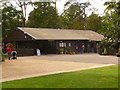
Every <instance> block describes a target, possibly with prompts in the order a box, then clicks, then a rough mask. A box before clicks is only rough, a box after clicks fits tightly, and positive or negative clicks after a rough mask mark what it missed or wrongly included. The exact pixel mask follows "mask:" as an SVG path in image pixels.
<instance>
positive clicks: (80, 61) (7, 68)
mask: <svg viewBox="0 0 120 90" xmlns="http://www.w3.org/2000/svg"><path fill="white" fill-rule="evenodd" d="M73 57H74V58H73ZM96 57H97V58H96ZM103 58H104V59H103ZM86 59H87V60H86ZM92 59H93V61H92ZM94 59H96V60H97V61H98V60H99V61H100V60H101V61H103V60H104V62H105V63H103V62H102V63H100V62H94ZM108 59H110V61H111V63H110V62H108ZM89 60H90V61H91V62H90V61H89ZM105 60H107V61H105ZM115 60H116V61H115ZM117 61H118V60H117V58H116V57H114V56H106V57H100V56H99V55H96V54H95V55H47V56H45V55H43V56H29V57H18V59H17V60H6V61H5V62H2V81H10V80H16V79H23V78H29V77H35V76H42V75H48V74H54V73H62V72H70V71H76V70H83V69H90V68H96V67H103V66H110V65H115V64H117ZM106 62H108V63H106Z"/></svg>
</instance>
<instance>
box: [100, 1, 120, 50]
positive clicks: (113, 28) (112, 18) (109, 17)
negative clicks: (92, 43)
mask: <svg viewBox="0 0 120 90" xmlns="http://www.w3.org/2000/svg"><path fill="white" fill-rule="evenodd" d="M105 5H106V6H107V8H106V10H107V12H106V15H105V16H104V17H103V32H102V33H103V35H104V36H105V37H106V39H105V41H106V42H111V43H109V46H110V47H112V48H116V49H118V48H119V43H120V35H119V33H120V12H119V11H120V10H119V8H120V1H116V2H106V3H105Z"/></svg>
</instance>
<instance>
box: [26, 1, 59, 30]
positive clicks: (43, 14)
mask: <svg viewBox="0 0 120 90" xmlns="http://www.w3.org/2000/svg"><path fill="white" fill-rule="evenodd" d="M58 20H59V19H58V15H57V11H56V8H55V7H53V6H52V5H51V3H50V2H36V3H34V10H33V11H31V12H30V14H29V17H28V21H27V26H29V27H37V28H59V25H58V22H59V21H58Z"/></svg>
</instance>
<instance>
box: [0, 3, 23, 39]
mask: <svg viewBox="0 0 120 90" xmlns="http://www.w3.org/2000/svg"><path fill="white" fill-rule="evenodd" d="M17 26H21V11H18V10H16V9H15V8H14V7H13V6H12V5H10V6H6V5H5V6H4V8H3V9H2V36H3V39H4V38H5V37H7V35H8V34H9V33H10V32H11V31H12V30H15V29H16V27H17Z"/></svg>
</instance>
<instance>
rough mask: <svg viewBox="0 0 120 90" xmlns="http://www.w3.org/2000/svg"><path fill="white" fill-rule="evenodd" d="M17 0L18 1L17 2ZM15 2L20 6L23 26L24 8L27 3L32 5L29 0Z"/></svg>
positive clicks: (24, 19)
mask: <svg viewBox="0 0 120 90" xmlns="http://www.w3.org/2000/svg"><path fill="white" fill-rule="evenodd" d="M17 1H18V2H17ZM17 1H16V3H17V5H18V6H19V7H20V8H21V11H22V13H21V16H22V26H25V22H26V8H27V5H30V4H31V5H32V1H31V0H29V1H24V0H23V1H21V0H17Z"/></svg>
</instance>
